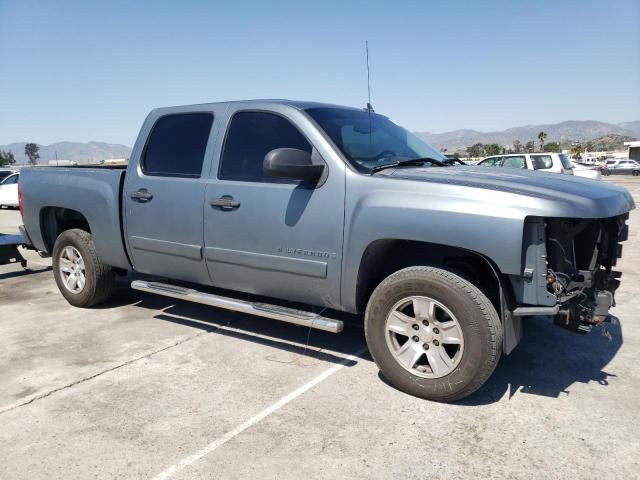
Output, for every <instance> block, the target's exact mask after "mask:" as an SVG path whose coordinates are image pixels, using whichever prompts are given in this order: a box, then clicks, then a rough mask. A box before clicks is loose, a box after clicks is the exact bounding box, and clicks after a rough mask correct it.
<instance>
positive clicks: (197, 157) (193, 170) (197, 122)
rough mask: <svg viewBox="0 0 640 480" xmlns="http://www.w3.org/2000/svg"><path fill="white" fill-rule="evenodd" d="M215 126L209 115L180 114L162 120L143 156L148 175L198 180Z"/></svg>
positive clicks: (151, 136) (152, 134)
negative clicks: (210, 135) (210, 134)
mask: <svg viewBox="0 0 640 480" xmlns="http://www.w3.org/2000/svg"><path fill="white" fill-rule="evenodd" d="M212 124H213V114H211V113H207V112H197V113H178V114H173V115H166V116H164V117H160V118H159V119H158V120H157V121H156V123H155V125H154V126H153V129H152V130H151V134H150V135H149V140H148V142H147V145H146V147H145V150H144V153H143V155H142V162H141V168H142V171H143V172H144V174H145V175H154V176H160V177H187V178H198V177H200V174H201V172H202V163H203V161H204V153H205V151H206V149H207V142H208V141H209V132H210V131H211V125H212Z"/></svg>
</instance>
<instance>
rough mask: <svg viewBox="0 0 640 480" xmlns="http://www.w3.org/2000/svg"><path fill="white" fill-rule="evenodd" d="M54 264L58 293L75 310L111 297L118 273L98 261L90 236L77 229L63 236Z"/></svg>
mask: <svg viewBox="0 0 640 480" xmlns="http://www.w3.org/2000/svg"><path fill="white" fill-rule="evenodd" d="M52 261H53V276H54V278H55V280H56V284H57V285H58V289H59V290H60V293H62V295H63V296H64V298H66V299H67V301H68V302H69V303H70V304H71V305H73V306H74V307H82V308H87V307H91V306H93V305H97V304H99V303H102V302H104V301H106V300H107V299H108V298H109V297H110V296H111V293H112V291H113V285H114V283H115V274H114V271H113V269H112V268H111V267H109V266H108V265H105V264H103V263H102V262H101V261H100V259H99V258H98V255H97V254H96V249H95V246H94V244H93V239H92V238H91V234H90V233H89V232H85V231H84V230H80V229H77V228H73V229H71V230H67V231H65V232H63V233H62V234H60V236H58V238H57V239H56V242H55V244H54V246H53V255H52Z"/></svg>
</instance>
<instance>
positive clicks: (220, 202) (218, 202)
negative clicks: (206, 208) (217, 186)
mask: <svg viewBox="0 0 640 480" xmlns="http://www.w3.org/2000/svg"><path fill="white" fill-rule="evenodd" d="M209 205H211V206H212V207H216V208H219V209H220V210H234V209H236V208H240V202H239V201H238V200H235V199H234V198H233V197H232V196H231V195H223V196H222V197H220V198H217V199H215V200H209Z"/></svg>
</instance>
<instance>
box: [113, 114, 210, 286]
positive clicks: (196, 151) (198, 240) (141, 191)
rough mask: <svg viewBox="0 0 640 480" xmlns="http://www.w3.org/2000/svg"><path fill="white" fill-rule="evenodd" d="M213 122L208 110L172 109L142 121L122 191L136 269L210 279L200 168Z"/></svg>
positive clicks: (197, 279)
mask: <svg viewBox="0 0 640 480" xmlns="http://www.w3.org/2000/svg"><path fill="white" fill-rule="evenodd" d="M213 123H214V112H212V111H198V112H193V111H191V112H183V113H180V112H178V113H171V114H166V115H161V116H159V117H158V118H149V119H148V120H147V122H146V123H145V127H143V132H141V136H140V139H142V140H140V139H139V140H138V143H137V144H136V151H134V155H132V157H133V158H136V155H137V158H139V163H138V165H137V168H133V167H136V165H133V166H132V167H131V168H129V169H128V171H127V176H126V180H125V187H124V193H123V195H124V207H125V217H126V224H125V232H126V239H127V243H128V247H129V248H128V251H129V253H130V255H131V261H132V263H133V265H134V268H135V269H136V270H137V271H139V272H142V273H148V274H154V275H161V276H166V277H169V278H175V279H179V280H187V281H192V282H200V283H208V280H209V277H208V273H207V268H206V265H205V263H204V260H203V255H202V247H203V245H202V242H203V227H202V209H203V201H204V194H205V181H204V180H203V179H202V171H203V169H205V168H206V169H207V170H208V167H206V164H207V163H208V162H206V161H205V158H209V156H210V154H209V152H208V150H210V149H211V147H208V145H209V144H211V143H213V142H210V141H209V138H210V136H211V135H210V134H211V131H212V126H213ZM144 128H146V129H147V130H148V131H147V135H145V131H144ZM144 139H146V142H144ZM140 143H142V145H139V144H140Z"/></svg>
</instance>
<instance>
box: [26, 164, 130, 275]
mask: <svg viewBox="0 0 640 480" xmlns="http://www.w3.org/2000/svg"><path fill="white" fill-rule="evenodd" d="M125 168H126V166H124V165H96V166H84V165H83V166H80V165H74V166H65V167H59V166H46V167H45V166H42V167H41V166H38V167H28V168H23V169H22V171H21V173H20V175H21V177H20V186H21V187H20V188H21V192H22V205H23V221H24V225H25V228H26V230H27V233H28V235H29V237H30V238H31V240H32V242H33V245H34V247H35V248H36V249H38V250H42V251H46V252H48V253H51V250H52V247H53V245H52V240H51V239H48V238H46V233H45V234H44V235H43V233H42V232H43V230H44V231H46V229H47V227H48V225H46V221H45V219H46V218H48V217H47V212H49V211H50V210H52V209H54V210H55V209H57V210H58V211H59V210H60V209H62V207H64V209H66V210H71V211H74V212H77V213H78V214H80V215H81V216H82V217H84V218H86V221H87V223H88V224H89V228H90V229H91V233H92V235H93V239H94V242H95V246H96V252H97V253H98V256H99V257H100V258H101V259H102V261H103V262H104V263H106V264H108V265H112V266H114V267H120V268H124V269H128V268H130V264H129V260H128V257H127V254H126V252H125V247H124V243H123V236H122V222H121V220H122V203H121V198H122V189H123V186H124V178H125V172H126V170H125Z"/></svg>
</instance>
